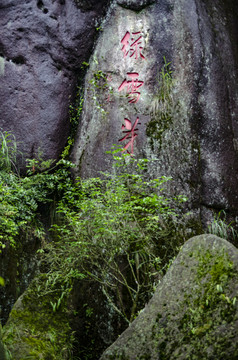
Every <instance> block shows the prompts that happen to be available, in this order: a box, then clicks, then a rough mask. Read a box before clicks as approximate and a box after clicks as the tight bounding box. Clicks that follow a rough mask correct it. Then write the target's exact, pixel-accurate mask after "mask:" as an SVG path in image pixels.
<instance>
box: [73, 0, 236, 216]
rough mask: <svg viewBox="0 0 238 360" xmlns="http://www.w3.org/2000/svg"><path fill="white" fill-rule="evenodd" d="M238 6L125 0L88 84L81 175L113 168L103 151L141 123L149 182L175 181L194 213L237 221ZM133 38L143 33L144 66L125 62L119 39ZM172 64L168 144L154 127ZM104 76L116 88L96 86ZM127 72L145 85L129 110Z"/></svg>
mask: <svg viewBox="0 0 238 360" xmlns="http://www.w3.org/2000/svg"><path fill="white" fill-rule="evenodd" d="M135 4H137V5H140V6H139V8H136V7H134V5H135ZM146 4H147V5H148V6H145V5H146ZM237 7H238V6H237V4H236V3H235V2H234V1H228V2H224V1H221V0H216V1H206V2H205V1H202V0H200V1H197V0H196V1H195V0H189V1H187V0H186V1H185V0H183V1H178V0H162V1H155V2H153V3H152V2H143V1H141V2H134V1H129V0H128V1H124V0H123V1H122V0H118V1H117V2H115V3H114V4H113V5H112V7H111V10H110V12H109V13H108V16H107V20H106V21H105V23H104V25H103V31H102V33H101V35H100V38H99V40H98V43H97V46H96V48H95V51H94V55H93V56H92V58H91V61H90V68H89V71H88V74H87V77H86V81H85V104H84V109H83V114H82V121H81V124H80V127H79V132H78V135H77V139H76V142H75V148H74V151H73V155H72V159H73V160H74V161H75V162H76V163H77V165H78V166H79V171H78V173H79V174H80V175H81V176H84V177H87V176H92V175H98V174H99V172H100V170H105V169H110V168H111V159H110V157H109V156H108V155H106V154H105V151H107V150H110V148H111V146H112V145H113V144H117V145H120V144H121V143H120V142H119V139H120V138H121V137H122V129H121V126H122V124H123V121H124V118H128V119H130V120H131V121H132V123H134V121H135V120H136V118H137V116H139V119H140V122H141V125H140V126H138V132H137V134H138V136H137V137H136V139H135V141H134V144H135V149H134V154H135V155H136V156H138V157H147V158H149V159H153V160H154V161H153V162H152V164H153V165H151V168H150V172H151V174H152V173H153V175H154V176H160V175H166V176H172V177H173V178H174V183H171V189H170V191H171V192H172V193H176V192H180V193H181V192H182V193H185V194H186V195H187V196H188V198H189V200H190V206H191V208H193V209H196V208H197V209H200V210H202V215H203V220H204V222H206V221H208V220H209V214H210V209H216V210H220V209H228V210H230V211H231V213H232V212H233V215H236V214H237V208H238V194H237V188H238V179H237V171H238V156H237V148H238V147H237V141H238V140H237V136H238V134H237V120H236V119H237V114H238V108H237V106H238V105H237V104H238V101H237V99H238V89H237V77H238V73H237V60H238V58H237V37H238V36H237V27H236V16H237V14H238V9H237ZM127 31H128V32H129V33H130V34H132V33H133V32H140V34H141V35H142V40H141V44H140V46H141V47H143V53H144V55H145V60H143V59H142V58H141V57H140V56H139V57H138V59H137V60H135V57H134V56H132V57H129V56H126V57H123V51H122V47H123V44H122V42H121V41H122V39H123V37H124V36H125V34H126V32H127ZM130 54H131V53H130ZM164 57H165V58H166V60H167V61H168V62H169V61H171V62H172V64H171V67H172V69H173V79H174V87H173V97H174V101H175V102H177V103H178V111H177V112H176V111H174V112H173V116H172V121H171V123H170V124H169V126H167V125H166V128H164V129H162V134H161V135H160V139H159V140H158V139H152V140H151V138H150V136H148V128H149V127H150V125H149V126H148V124H149V123H150V120H151V105H152V103H153V102H154V100H155V99H156V94H157V92H158V88H159V85H158V77H159V73H160V71H161V68H162V65H163V63H164V60H163V59H164ZM100 71H101V72H102V74H104V75H105V76H106V77H107V76H109V77H110V79H111V80H110V82H108V81H106V80H105V79H103V78H102V77H101V78H100V81H98V83H97V84H96V85H97V86H93V85H92V82H93V81H92V80H93V79H94V77H95V76H97V74H98V73H99V72H100ZM129 72H137V73H138V74H139V77H138V80H141V81H144V83H143V86H141V87H140V88H139V89H138V91H140V92H141V96H140V99H139V101H138V102H137V103H134V104H128V101H127V99H126V91H125V90H123V91H119V86H120V84H121V83H122V81H123V80H124V79H128V77H127V73H129ZM110 91H111V98H110V101H108V95H109V93H110ZM158 124H160V119H158ZM158 126H160V127H161V125H158ZM146 131H147V135H146ZM155 131H156V130H155ZM124 145H125V142H124Z"/></svg>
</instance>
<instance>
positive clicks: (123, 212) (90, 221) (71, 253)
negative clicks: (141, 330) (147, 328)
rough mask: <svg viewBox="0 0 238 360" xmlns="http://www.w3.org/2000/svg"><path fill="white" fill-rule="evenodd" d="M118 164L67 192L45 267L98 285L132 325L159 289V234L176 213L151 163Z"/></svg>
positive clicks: (129, 160) (131, 161)
mask: <svg viewBox="0 0 238 360" xmlns="http://www.w3.org/2000/svg"><path fill="white" fill-rule="evenodd" d="M115 160H116V162H115V165H114V172H113V174H109V173H104V174H103V178H91V179H86V180H82V179H80V178H78V179H77V182H76V184H75V186H69V187H68V189H65V192H64V195H63V197H62V200H60V202H59V205H58V209H57V211H58V213H59V214H60V215H61V222H60V224H55V225H54V226H53V227H52V230H53V232H54V237H55V239H56V241H55V243H54V244H50V245H48V246H47V250H46V252H45V255H44V256H43V259H44V260H43V264H44V265H46V264H47V267H48V268H49V269H50V270H49V274H48V275H50V276H51V278H52V279H54V278H61V279H64V281H66V279H68V280H67V281H68V284H70V283H71V282H72V280H73V279H82V278H85V277H87V278H89V279H90V278H91V279H92V280H94V281H96V282H98V283H99V284H100V285H101V288H102V291H103V293H104V294H105V296H106V297H107V299H108V301H109V303H110V304H111V305H112V307H113V308H114V310H115V311H117V312H118V313H119V314H120V315H121V316H122V317H123V318H124V319H125V320H126V321H127V322H130V321H132V320H133V319H134V317H135V316H136V314H137V312H138V311H139V309H140V308H141V307H143V306H144V303H145V301H147V300H148V296H149V295H150V294H152V292H153V290H154V285H155V282H156V277H157V275H158V272H161V271H162V269H163V264H162V259H161V257H162V254H161V253H160V244H158V237H159V236H158V234H159V233H163V232H164V230H165V228H166V224H167V225H168V226H171V221H172V220H171V219H173V222H174V223H176V217H177V213H176V210H175V209H174V208H173V207H172V206H171V204H172V202H171V200H170V199H169V198H167V197H166V196H165V195H164V194H163V187H162V186H163V184H164V183H165V182H167V181H169V179H168V178H166V177H161V178H160V179H151V180H147V179H146V176H145V167H146V163H147V160H144V159H141V160H139V161H137V160H135V159H132V158H131V157H130V158H128V156H127V155H123V157H115ZM126 163H127V165H126ZM125 167H126V169H128V167H131V170H132V169H134V170H135V169H136V171H134V172H129V173H128V172H127V171H126V170H125ZM173 200H176V202H177V203H179V202H180V201H184V199H180V198H177V199H173ZM177 235H178V232H177ZM62 239H64V241H63V242H62ZM175 247H176V246H175V245H174V249H173V250H174V251H173V254H172V252H171V253H170V254H167V260H169V258H170V257H172V256H174V253H175V252H176V249H175ZM128 305H129V306H128Z"/></svg>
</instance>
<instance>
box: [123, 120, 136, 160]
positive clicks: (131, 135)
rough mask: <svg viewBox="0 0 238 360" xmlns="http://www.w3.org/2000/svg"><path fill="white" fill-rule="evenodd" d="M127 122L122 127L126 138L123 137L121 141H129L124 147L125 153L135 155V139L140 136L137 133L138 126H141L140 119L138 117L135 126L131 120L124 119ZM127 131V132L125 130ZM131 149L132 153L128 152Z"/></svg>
mask: <svg viewBox="0 0 238 360" xmlns="http://www.w3.org/2000/svg"><path fill="white" fill-rule="evenodd" d="M124 121H125V125H122V127H121V128H122V130H124V131H123V133H124V134H125V136H123V138H121V139H120V140H119V141H124V140H126V139H127V140H129V142H128V143H127V144H126V145H125V146H124V150H123V152H124V151H127V152H128V154H131V155H133V153H134V141H135V138H136V137H137V136H138V134H137V133H136V131H138V129H136V125H137V124H140V123H139V118H138V117H137V119H136V121H135V123H134V125H133V126H132V124H131V121H130V120H129V119H126V118H125V119H124ZM125 129H126V130H125ZM129 147H131V152H129V151H128V148H129Z"/></svg>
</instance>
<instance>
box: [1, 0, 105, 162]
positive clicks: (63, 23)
mask: <svg viewBox="0 0 238 360" xmlns="http://www.w3.org/2000/svg"><path fill="white" fill-rule="evenodd" d="M86 3H88V2H87V1H81V3H80V4H78V5H77V4H76V3H75V2H74V0H67V1H65V0H3V1H1V2H0V32H1V38H0V112H1V119H0V128H2V129H3V130H4V131H8V132H12V133H13V134H14V135H15V136H16V140H17V142H18V148H19V150H20V151H21V152H22V153H23V154H24V156H28V157H29V156H30V157H37V154H38V151H39V150H38V149H39V148H40V149H41V151H42V152H43V156H44V158H53V159H56V158H57V157H58V155H59V154H60V152H61V151H62V148H63V147H64V145H65V142H66V139H67V136H68V135H69V128H70V124H69V115H68V106H69V103H70V101H71V100H72V98H71V97H73V95H74V92H75V88H76V83H77V75H78V74H79V72H80V69H81V66H82V62H83V61H86V60H87V59H88V57H89V55H90V53H91V50H92V46H93V43H94V40H95V36H96V28H97V27H98V24H99V22H100V19H101V17H102V16H103V14H104V11H105V8H106V6H107V1H94V0H93V1H90V7H87V6H86ZM76 5H77V6H76Z"/></svg>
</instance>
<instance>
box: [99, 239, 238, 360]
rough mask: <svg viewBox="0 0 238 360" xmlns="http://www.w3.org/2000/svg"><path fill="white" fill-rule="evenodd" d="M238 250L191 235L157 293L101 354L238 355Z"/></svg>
mask: <svg viewBox="0 0 238 360" xmlns="http://www.w3.org/2000/svg"><path fill="white" fill-rule="evenodd" d="M237 273H238V250H237V249H236V248H234V247H233V245H231V244H230V243H228V242H227V241H226V240H223V239H221V238H218V237H216V236H213V235H201V236H197V237H194V238H192V239H190V240H189V241H188V242H187V243H186V244H185V245H184V246H183V248H182V250H181V251H180V253H179V255H178V257H177V258H176V260H175V261H174V263H173V264H172V266H171V268H170V269H169V270H168V272H167V274H166V275H165V276H164V278H163V279H162V281H161V283H160V284H159V286H158V288H157V290H156V292H155V294H154V296H153V298H152V299H151V301H150V302H149V303H148V305H147V306H146V307H145V309H144V310H143V311H142V312H141V313H140V315H139V316H138V317H137V319H136V320H135V321H134V322H133V323H132V324H131V326H130V327H129V328H128V329H127V330H126V331H125V332H124V333H123V334H122V335H121V336H120V337H119V339H118V340H117V341H116V342H115V343H114V344H113V345H111V347H109V348H108V349H107V350H106V351H105V353H104V354H103V355H102V357H101V360H107V359H108V360H109V359H113V360H117V359H118V360H119V359H120V360H132V359H133V360H134V359H150V360H153V359H156V360H174V359H177V360H179V359H217V360H235V359H237V358H238V335H237V328H238V303H237V297H236V296H237V291H238V282H237Z"/></svg>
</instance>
